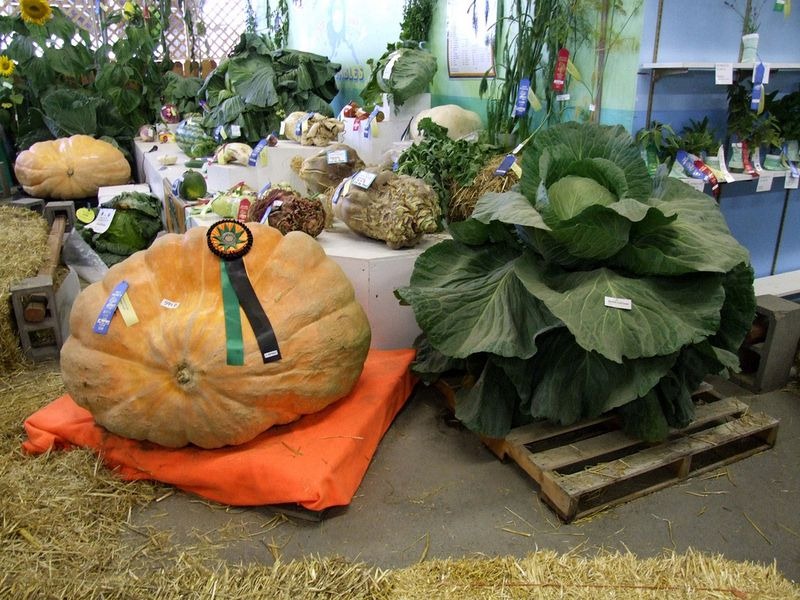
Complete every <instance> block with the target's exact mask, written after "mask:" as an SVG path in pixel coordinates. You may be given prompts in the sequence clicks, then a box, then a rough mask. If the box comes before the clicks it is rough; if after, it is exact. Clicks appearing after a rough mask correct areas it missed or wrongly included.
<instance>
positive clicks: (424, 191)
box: [332, 170, 441, 249]
mask: <svg viewBox="0 0 800 600" xmlns="http://www.w3.org/2000/svg"><path fill="white" fill-rule="evenodd" d="M361 173H367V174H369V176H368V177H366V178H364V179H363V181H370V180H371V181H370V183H369V187H367V188H364V187H361V186H360V185H358V183H357V182H356V181H357V180H356V178H355V177H354V178H353V179H351V180H348V181H346V182H345V183H344V184H343V185H342V186H341V188H340V189H338V190H337V191H336V192H335V193H334V196H333V199H332V203H333V212H334V215H335V216H336V217H337V218H338V219H340V220H342V221H343V222H344V223H345V224H346V225H347V226H348V227H349V228H350V229H352V230H353V231H355V232H356V233H360V234H362V235H365V236H367V237H370V238H373V239H376V240H383V241H384V242H386V245H387V246H389V247H390V248H393V249H397V248H405V247H410V246H414V245H416V244H417V243H418V242H419V240H420V239H421V238H422V235H423V234H425V233H434V232H435V231H436V230H437V229H438V227H439V219H440V217H441V211H440V210H439V200H438V198H437V196H436V192H434V191H433V188H431V186H429V185H428V184H427V183H425V182H424V181H422V180H421V179H417V178H416V177H410V176H408V175H397V174H395V173H393V172H392V171H388V170H387V171H380V172H371V171H361ZM373 175H374V179H372V176H373Z"/></svg>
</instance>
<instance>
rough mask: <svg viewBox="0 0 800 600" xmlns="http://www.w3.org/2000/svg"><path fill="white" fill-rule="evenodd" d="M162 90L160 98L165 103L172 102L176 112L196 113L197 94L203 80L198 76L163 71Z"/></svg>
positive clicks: (197, 109)
mask: <svg viewBox="0 0 800 600" xmlns="http://www.w3.org/2000/svg"><path fill="white" fill-rule="evenodd" d="M164 82H165V84H164V90H163V92H162V99H163V101H164V102H165V103H170V104H174V105H175V106H176V107H177V108H178V114H180V115H185V114H189V113H196V112H199V110H200V104H199V103H198V100H197V96H198V94H199V93H200V88H202V87H203V80H202V79H200V78H199V77H184V76H183V75H178V74H177V73H175V72H173V71H170V72H168V73H164Z"/></svg>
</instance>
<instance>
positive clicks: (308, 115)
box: [294, 112, 314, 137]
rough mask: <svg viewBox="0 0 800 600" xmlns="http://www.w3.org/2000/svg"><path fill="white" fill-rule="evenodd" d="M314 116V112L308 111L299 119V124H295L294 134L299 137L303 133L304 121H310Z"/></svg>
mask: <svg viewBox="0 0 800 600" xmlns="http://www.w3.org/2000/svg"><path fill="white" fill-rule="evenodd" d="M313 116H314V113H313V112H310V113H306V114H305V115H304V116H303V117H302V118H301V119H300V120H299V121H297V125H295V126H294V134H295V135H296V136H297V137H300V136H301V135H303V123H305V122H306V121H308V120H309V119H310V118H311V117H313Z"/></svg>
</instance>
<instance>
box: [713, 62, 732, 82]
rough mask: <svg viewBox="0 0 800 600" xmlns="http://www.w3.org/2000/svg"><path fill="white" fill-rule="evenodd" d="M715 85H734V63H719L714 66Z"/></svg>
mask: <svg viewBox="0 0 800 600" xmlns="http://www.w3.org/2000/svg"><path fill="white" fill-rule="evenodd" d="M714 83H715V84H717V85H731V84H732V83H733V63H717V64H715V65H714Z"/></svg>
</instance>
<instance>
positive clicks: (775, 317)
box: [734, 295, 800, 393]
mask: <svg viewBox="0 0 800 600" xmlns="http://www.w3.org/2000/svg"><path fill="white" fill-rule="evenodd" d="M756 313H757V314H758V315H761V316H762V317H763V318H764V319H765V320H766V323H767V334H766V338H765V339H764V341H763V342H759V343H754V344H751V345H750V346H749V348H748V349H749V350H751V351H752V352H755V353H756V354H757V355H758V357H759V360H758V368H757V370H756V372H755V373H753V374H737V375H735V376H734V379H735V380H736V381H737V382H738V383H741V384H742V385H744V386H745V387H747V388H748V389H751V390H753V391H754V392H759V393H760V392H768V391H771V390H776V389H778V388H781V387H783V386H784V385H786V383H787V382H788V381H789V378H790V376H791V369H792V365H793V364H794V359H795V356H796V353H797V347H798V343H800V304H797V303H796V302H792V301H790V300H786V299H784V298H780V297H779V296H772V295H765V296H759V297H758V298H757V299H756Z"/></svg>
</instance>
